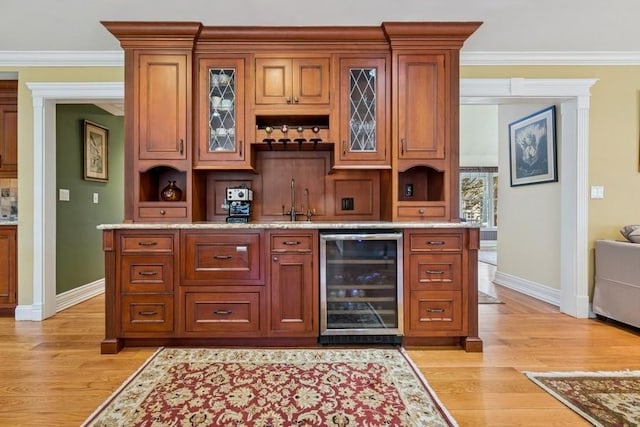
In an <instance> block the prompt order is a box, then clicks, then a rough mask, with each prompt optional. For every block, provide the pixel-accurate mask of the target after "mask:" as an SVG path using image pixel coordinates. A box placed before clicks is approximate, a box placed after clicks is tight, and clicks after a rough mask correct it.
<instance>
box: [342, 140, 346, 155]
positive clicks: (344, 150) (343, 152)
mask: <svg viewBox="0 0 640 427" xmlns="http://www.w3.org/2000/svg"><path fill="white" fill-rule="evenodd" d="M342 155H343V156H346V155H347V141H342Z"/></svg>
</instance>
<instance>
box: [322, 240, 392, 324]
mask: <svg viewBox="0 0 640 427" xmlns="http://www.w3.org/2000/svg"><path fill="white" fill-rule="evenodd" d="M320 242H321V247H320V262H321V270H320V288H321V299H320V301H321V302H320V309H321V322H320V323H321V325H320V326H321V331H320V333H321V335H399V334H401V333H402V316H401V315H400V314H401V313H402V268H401V267H400V266H399V264H398V263H399V262H400V261H401V260H402V254H401V252H402V234H400V233H382V234H377V233H372V234H322V235H321V236H320Z"/></svg>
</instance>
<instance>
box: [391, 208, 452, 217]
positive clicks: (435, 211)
mask: <svg viewBox="0 0 640 427" xmlns="http://www.w3.org/2000/svg"><path fill="white" fill-rule="evenodd" d="M398 216H399V217H402V218H413V219H425V218H446V216H447V208H446V206H438V205H436V206H398Z"/></svg>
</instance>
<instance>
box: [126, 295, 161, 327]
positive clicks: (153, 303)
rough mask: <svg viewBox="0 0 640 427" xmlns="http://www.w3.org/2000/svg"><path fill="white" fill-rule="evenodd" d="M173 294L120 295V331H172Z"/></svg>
mask: <svg viewBox="0 0 640 427" xmlns="http://www.w3.org/2000/svg"><path fill="white" fill-rule="evenodd" d="M173 328H174V325H173V295H144V296H142V295H138V296H129V295H127V296H123V297H122V332H123V333H125V334H126V333H127V332H129V333H132V332H172V331H173Z"/></svg>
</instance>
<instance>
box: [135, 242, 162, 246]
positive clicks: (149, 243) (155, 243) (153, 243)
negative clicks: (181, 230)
mask: <svg viewBox="0 0 640 427" xmlns="http://www.w3.org/2000/svg"><path fill="white" fill-rule="evenodd" d="M157 244H158V242H154V241H151V242H146V241H143V242H138V246H155V245H157Z"/></svg>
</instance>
